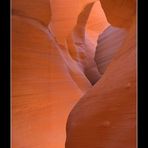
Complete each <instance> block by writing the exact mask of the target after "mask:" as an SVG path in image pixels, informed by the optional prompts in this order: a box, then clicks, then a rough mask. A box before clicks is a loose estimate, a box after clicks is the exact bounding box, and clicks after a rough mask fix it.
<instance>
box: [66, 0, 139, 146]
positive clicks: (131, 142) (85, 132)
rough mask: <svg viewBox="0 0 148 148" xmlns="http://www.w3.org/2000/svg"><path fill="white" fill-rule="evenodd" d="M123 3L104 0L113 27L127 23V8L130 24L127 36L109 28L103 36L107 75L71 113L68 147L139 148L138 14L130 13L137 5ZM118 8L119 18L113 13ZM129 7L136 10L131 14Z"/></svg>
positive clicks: (100, 44) (98, 54)
mask: <svg viewBox="0 0 148 148" xmlns="http://www.w3.org/2000/svg"><path fill="white" fill-rule="evenodd" d="M116 3H117V5H116ZM119 3H120V6H121V7H122V9H120V7H118V6H119ZM119 3H118V2H117V1H115V3H111V1H109V0H108V1H107V0H105V1H101V4H102V5H103V8H104V10H105V12H106V11H107V12H106V16H107V18H108V20H109V22H110V23H111V25H113V26H118V27H123V25H122V26H121V24H120V22H123V24H124V23H125V24H126V23H127V22H126V21H125V19H124V17H126V15H125V16H124V17H123V16H122V15H123V13H121V15H120V11H121V10H123V8H124V11H126V8H127V14H129V16H128V17H127V19H130V21H129V22H128V23H129V24H128V25H125V26H124V27H123V28H124V29H126V33H125V31H123V29H116V28H114V27H109V28H108V29H107V30H106V31H105V32H103V33H102V35H101V36H100V37H99V39H98V46H97V50H96V55H95V59H96V61H97V62H98V69H100V72H102V73H103V75H102V77H101V78H100V80H99V81H98V82H97V83H96V84H95V86H94V87H92V88H91V89H90V90H89V91H88V92H87V93H86V94H85V95H84V96H83V97H82V98H81V99H80V100H79V101H78V103H77V104H76V105H75V106H74V108H73V109H72V111H71V112H70V115H69V117H68V121H67V128H66V130H67V139H66V144H65V145H66V148H82V147H85V148H91V147H93V148H98V147H100V148H108V147H114V148H119V147H120V148H125V147H126V148H135V147H136V14H135V13H133V14H132V15H131V13H130V12H134V11H135V6H134V5H130V4H129V5H127V3H128V2H127V1H124V0H121V1H120V2H119ZM124 4H126V5H124ZM122 5H123V6H122ZM110 6H112V7H110ZM124 6H126V7H124ZM114 7H115V8H117V9H115V11H116V14H118V15H119V17H118V15H117V16H116V17H117V18H116V17H114V15H113V16H112V13H110V11H111V8H114ZM106 8H108V9H106ZM128 8H133V9H131V10H130V12H129V13H128ZM118 9H119V11H118ZM113 11H114V10H113ZM125 14H126V13H125ZM122 17H123V19H122ZM118 18H119V20H118ZM116 19H117V20H116ZM109 33H110V36H109ZM107 34H108V35H107ZM112 35H113V36H112ZM121 43H122V44H121ZM103 45H104V46H103ZM110 49H111V50H110ZM99 51H100V52H99ZM101 51H102V52H101ZM109 55H111V56H109ZM103 57H106V58H108V59H106V58H103ZM98 59H101V60H98ZM104 61H106V62H107V63H104ZM107 66H108V67H107ZM106 67H107V69H106Z"/></svg>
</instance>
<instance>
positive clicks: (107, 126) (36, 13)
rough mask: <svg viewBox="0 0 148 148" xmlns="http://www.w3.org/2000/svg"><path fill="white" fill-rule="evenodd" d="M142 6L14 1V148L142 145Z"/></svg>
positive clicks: (107, 0) (104, 0)
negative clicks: (138, 112) (138, 71)
mask: <svg viewBox="0 0 148 148" xmlns="http://www.w3.org/2000/svg"><path fill="white" fill-rule="evenodd" d="M135 5H136V4H135V0H130V1H126V0H114V5H113V4H112V1H111V0H100V1H95V0H81V1H80V0H76V1H73V0H63V1H61V0H53V1H52V0H31V1H30V0H25V1H23V0H13V1H12V16H11V20H12V28H11V29H12V49H11V51H12V52H11V53H12V56H11V58H12V59H11V61H12V75H11V76H12V77H11V79H12V92H11V98H12V99H11V109H12V114H11V116H12V118H11V119H12V120H11V129H12V135H11V136H12V138H11V146H12V148H23V147H24V148H65V147H66V148H109V147H113V148H119V147H120V148H125V147H126V148H135V144H136V143H135V132H136V129H135V126H136V125H135V123H136V122H135V120H136V117H135V116H136V115H135V111H136V49H135V48H136V41H135V37H136V12H135ZM102 8H103V9H102ZM92 12H93V13H92ZM115 14H118V15H117V16H116V15H115ZM65 141H66V142H65Z"/></svg>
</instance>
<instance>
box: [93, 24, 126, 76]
mask: <svg viewBox="0 0 148 148" xmlns="http://www.w3.org/2000/svg"><path fill="white" fill-rule="evenodd" d="M127 34H128V32H127V30H126V29H121V28H117V27H113V26H109V27H108V28H107V29H105V31H104V32H103V33H102V34H101V35H100V36H99V38H98V41H97V47H96V52H95V62H96V64H97V67H98V70H99V72H100V74H101V75H102V74H104V72H105V70H106V68H107V66H108V65H109V63H110V62H111V60H112V58H113V56H114V55H115V54H116V52H117V51H118V50H119V49H120V47H122V45H123V44H124V42H125V39H126V37H127Z"/></svg>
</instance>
